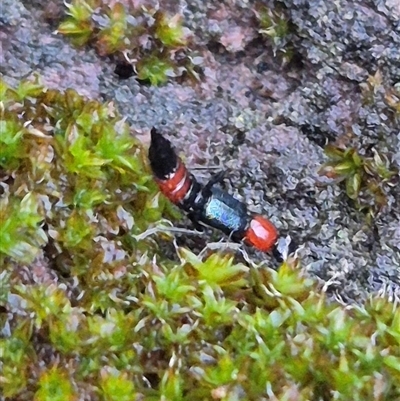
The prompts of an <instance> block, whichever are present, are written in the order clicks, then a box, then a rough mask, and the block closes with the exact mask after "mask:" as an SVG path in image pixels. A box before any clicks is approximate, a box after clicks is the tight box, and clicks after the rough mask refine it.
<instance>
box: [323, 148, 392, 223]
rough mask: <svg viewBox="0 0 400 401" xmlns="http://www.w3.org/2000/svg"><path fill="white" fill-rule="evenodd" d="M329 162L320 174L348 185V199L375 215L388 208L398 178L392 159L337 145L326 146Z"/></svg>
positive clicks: (377, 153)
mask: <svg viewBox="0 0 400 401" xmlns="http://www.w3.org/2000/svg"><path fill="white" fill-rule="evenodd" d="M325 153H326V155H327V156H328V157H329V159H330V160H329V161H328V162H327V163H325V165H324V166H323V167H322V168H321V170H320V174H323V175H325V176H327V177H329V178H334V179H336V180H337V181H338V182H344V183H345V190H346V194H347V196H348V197H349V198H350V199H352V200H353V201H354V202H355V206H356V207H357V209H358V210H367V213H368V215H369V216H370V217H373V216H375V214H376V213H377V212H379V211H380V210H381V209H382V208H383V207H384V206H386V205H387V197H388V194H389V192H390V189H391V188H392V187H393V185H394V181H393V180H394V179H396V177H397V176H398V171H397V169H396V168H394V167H393V166H391V165H390V162H389V160H388V158H387V157H386V156H385V155H384V154H381V153H379V152H378V151H376V150H373V151H372V154H371V155H370V156H369V155H365V154H364V155H361V154H360V151H359V150H357V149H356V148H355V147H349V148H345V149H343V148H341V147H340V146H336V145H333V144H330V145H327V146H326V147H325Z"/></svg>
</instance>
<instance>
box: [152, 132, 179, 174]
mask: <svg viewBox="0 0 400 401" xmlns="http://www.w3.org/2000/svg"><path fill="white" fill-rule="evenodd" d="M150 133H151V143H150V148H149V160H150V166H151V169H152V170H153V173H154V175H155V176H156V177H157V178H159V179H164V178H166V177H167V176H168V175H169V174H171V173H173V172H174V171H175V170H176V168H177V165H178V157H177V156H176V154H175V151H174V149H173V148H172V146H171V142H170V141H169V140H168V139H166V138H164V137H163V136H162V135H161V134H160V133H159V132H158V131H157V129H156V128H154V127H153V128H152V129H151V131H150Z"/></svg>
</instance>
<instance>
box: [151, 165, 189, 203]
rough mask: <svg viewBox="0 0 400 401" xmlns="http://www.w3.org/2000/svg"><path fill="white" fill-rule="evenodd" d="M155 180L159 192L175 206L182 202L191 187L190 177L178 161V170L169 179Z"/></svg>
mask: <svg viewBox="0 0 400 401" xmlns="http://www.w3.org/2000/svg"><path fill="white" fill-rule="evenodd" d="M155 180H156V182H157V184H158V186H159V188H160V191H161V192H162V193H163V194H164V195H165V196H166V197H167V198H168V199H169V200H170V201H171V202H173V203H175V204H177V203H179V202H181V201H182V200H183V198H184V197H185V196H186V194H187V192H188V191H189V189H190V186H191V180H190V176H189V174H188V172H187V170H186V167H185V165H184V164H183V163H182V162H181V160H179V161H178V168H177V170H176V171H175V172H174V173H173V174H172V175H171V177H170V178H169V179H167V180H160V179H158V178H155Z"/></svg>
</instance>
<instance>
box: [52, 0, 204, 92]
mask: <svg viewBox="0 0 400 401" xmlns="http://www.w3.org/2000/svg"><path fill="white" fill-rule="evenodd" d="M66 7H67V18H66V19H65V20H64V21H63V22H62V23H61V24H60V26H59V28H58V32H59V33H61V34H63V35H67V36H69V37H70V38H71V39H72V41H73V42H74V43H75V44H76V45H79V46H82V45H85V44H88V43H91V44H93V45H94V46H95V48H96V49H97V51H98V53H99V54H100V55H102V56H105V55H110V54H114V55H115V56H116V59H119V60H121V61H124V62H126V60H127V59H128V58H129V61H130V62H131V64H132V65H133V66H134V68H135V71H137V76H138V78H139V79H140V80H144V81H148V82H150V83H151V84H152V85H160V84H163V83H165V82H166V81H167V80H168V79H169V78H171V77H179V76H181V75H182V74H184V73H185V74H187V75H189V76H190V77H192V78H194V79H197V73H196V72H195V68H194V66H193V64H192V61H191V60H192V57H191V56H190V55H189V54H186V53H188V46H189V40H188V35H187V32H186V31H188V30H187V29H186V30H185V29H184V28H183V24H182V16H181V15H179V14H176V15H174V16H170V15H168V14H167V13H165V12H163V11H162V10H157V9H155V8H154V9H153V8H151V7H147V8H145V7H141V8H134V7H133V6H132V5H129V4H128V3H115V4H113V5H109V4H108V2H103V1H99V0H87V1H84V0H73V1H72V3H71V4H66Z"/></svg>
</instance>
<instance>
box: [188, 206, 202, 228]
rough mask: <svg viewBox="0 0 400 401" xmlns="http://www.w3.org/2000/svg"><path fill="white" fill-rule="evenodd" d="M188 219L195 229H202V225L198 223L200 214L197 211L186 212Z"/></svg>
mask: <svg viewBox="0 0 400 401" xmlns="http://www.w3.org/2000/svg"><path fill="white" fill-rule="evenodd" d="M187 217H188V218H189V220H190V221H191V222H192V223H193V226H194V228H195V230H197V231H201V232H203V231H204V227H203V226H202V225H201V224H200V223H199V221H200V214H199V213H198V212H197V211H192V212H189V213H188V214H187Z"/></svg>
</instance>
